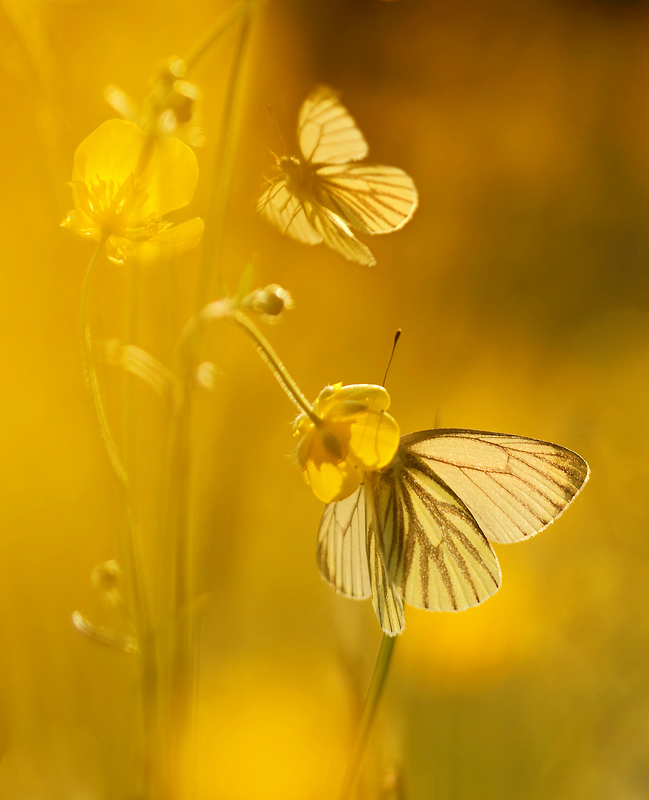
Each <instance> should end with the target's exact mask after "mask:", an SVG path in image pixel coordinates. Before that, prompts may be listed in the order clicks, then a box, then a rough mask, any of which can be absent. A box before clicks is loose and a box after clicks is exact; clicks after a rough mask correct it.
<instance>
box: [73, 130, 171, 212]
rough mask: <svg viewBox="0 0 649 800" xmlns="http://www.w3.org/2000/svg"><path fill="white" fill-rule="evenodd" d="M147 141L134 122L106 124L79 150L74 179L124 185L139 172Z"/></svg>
mask: <svg viewBox="0 0 649 800" xmlns="http://www.w3.org/2000/svg"><path fill="white" fill-rule="evenodd" d="M145 142H146V136H145V135H144V133H143V132H142V131H141V130H140V128H138V126H137V125H135V123H133V122H128V121H127V120H125V119H109V120H108V121H107V122H103V123H102V124H101V125H100V126H99V127H98V128H97V129H96V130H94V131H93V132H92V133H91V134H90V135H89V136H86V138H85V139H84V140H83V141H82V142H81V144H80V145H79V147H77V150H76V152H75V154H74V166H73V167H72V180H73V181H83V182H84V183H86V184H91V183H93V182H95V181H96V180H102V181H106V182H109V181H112V182H114V183H115V185H116V186H121V185H122V184H123V183H125V182H126V180H127V178H128V177H129V175H132V174H133V173H134V172H135V169H136V166H137V163H138V159H139V158H140V153H141V152H142V149H143V147H144V144H145ZM174 208H178V206H174Z"/></svg>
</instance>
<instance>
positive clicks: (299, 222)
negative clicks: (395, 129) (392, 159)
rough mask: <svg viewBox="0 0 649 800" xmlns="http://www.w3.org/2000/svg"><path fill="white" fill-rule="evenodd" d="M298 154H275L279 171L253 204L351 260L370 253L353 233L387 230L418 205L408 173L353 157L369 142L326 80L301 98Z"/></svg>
mask: <svg viewBox="0 0 649 800" xmlns="http://www.w3.org/2000/svg"><path fill="white" fill-rule="evenodd" d="M297 135H298V142H299V147H300V155H299V156H282V157H281V158H278V157H277V156H275V158H276V162H277V167H278V170H279V174H278V175H276V176H275V177H274V178H272V179H270V180H269V181H268V183H267V185H266V187H265V188H264V190H263V192H262V193H261V196H260V197H259V200H258V201H257V210H258V211H259V212H260V213H261V214H262V215H263V216H265V217H266V218H267V219H268V220H270V222H272V223H273V224H274V225H276V226H277V227H278V228H279V229H280V230H281V231H282V233H283V234H285V235H287V236H290V237H292V238H293V239H297V240H298V241H299V242H303V243H305V244H319V243H320V242H323V241H324V242H325V243H326V244H327V245H329V247H331V248H332V250H335V251H336V252H337V253H340V255H342V256H344V258H346V259H348V260H349V261H355V262H357V263H358V264H365V265H367V266H372V265H373V264H375V263H376V259H375V258H374V256H373V255H372V253H371V251H370V250H369V248H367V247H366V246H365V245H364V244H362V242H359V241H358V239H357V238H356V237H355V236H354V234H353V233H352V228H354V229H356V230H359V231H361V232H362V233H368V234H376V233H390V232H392V231H396V230H399V228H402V227H403V226H404V225H405V224H406V222H408V221H409V220H410V219H411V217H412V215H413V214H414V213H415V209H416V208H417V202H418V198H417V190H416V188H415V184H414V183H413V180H412V178H411V177H410V176H409V175H408V174H407V173H405V172H404V171H403V170H401V169H398V168H397V167H385V166H377V165H369V164H359V163H357V162H359V161H360V160H361V159H363V158H365V156H366V155H367V153H368V146H367V142H366V141H365V138H364V137H363V134H362V133H361V132H360V131H359V129H358V128H357V127H356V123H355V122H354V120H353V118H352V117H351V115H350V114H349V112H348V111H347V109H346V108H345V107H344V106H343V105H342V104H341V102H340V100H339V99H338V96H337V95H336V93H335V92H334V91H333V90H332V89H330V88H328V87H327V86H320V87H319V88H317V89H315V90H314V91H313V92H312V93H311V94H310V95H309V96H308V97H307V99H306V100H305V101H304V103H303V104H302V108H301V109H300V113H299V118H298V129H297Z"/></svg>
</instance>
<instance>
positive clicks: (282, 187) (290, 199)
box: [257, 175, 322, 244]
mask: <svg viewBox="0 0 649 800" xmlns="http://www.w3.org/2000/svg"><path fill="white" fill-rule="evenodd" d="M257 211H258V212H259V213H260V214H262V215H263V216H264V217H266V219H268V220H270V222H272V223H273V225H275V226H276V227H278V228H279V229H280V231H281V232H282V233H283V234H285V235H287V236H290V237H291V238H293V239H297V240H298V242H303V243H304V244H319V243H320V242H321V241H322V236H321V235H320V234H319V233H318V232H317V231H316V230H315V229H314V228H313V226H312V225H311V223H310V222H309V220H308V217H307V215H306V211H305V208H304V206H303V204H302V203H301V202H300V201H299V200H298V199H297V197H296V196H295V195H294V194H293V193H292V192H290V191H289V190H288V186H287V179H286V177H285V176H284V175H279V176H278V177H277V178H275V179H274V180H272V181H270V182H269V184H268V186H267V187H266V188H265V189H264V191H263V192H262V193H261V195H260V197H259V200H258V201H257Z"/></svg>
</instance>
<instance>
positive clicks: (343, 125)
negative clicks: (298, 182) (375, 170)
mask: <svg viewBox="0 0 649 800" xmlns="http://www.w3.org/2000/svg"><path fill="white" fill-rule="evenodd" d="M297 136H298V141H299V144H300V150H301V152H302V156H303V157H304V159H305V161H308V162H310V163H312V164H348V163H349V162H350V161H359V160H360V159H361V158H365V156H366V155H367V152H368V147H367V142H366V141H365V138H364V137H363V134H362V133H361V132H360V131H359V130H358V128H357V127H356V123H355V122H354V119H353V117H352V116H351V115H350V113H349V112H348V111H347V109H346V108H345V107H344V106H343V105H342V103H341V102H340V100H339V99H338V96H337V95H336V93H335V92H334V91H333V90H332V89H330V88H329V87H328V86H319V87H318V88H317V89H315V90H314V91H313V92H311V94H310V95H309V96H308V97H307V99H306V100H305V101H304V103H302V108H301V109H300V115H299V118H298V126H297Z"/></svg>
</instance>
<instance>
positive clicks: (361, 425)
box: [349, 411, 399, 471]
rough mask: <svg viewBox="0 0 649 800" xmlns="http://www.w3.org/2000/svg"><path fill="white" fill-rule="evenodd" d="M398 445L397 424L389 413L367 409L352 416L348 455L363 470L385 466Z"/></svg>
mask: <svg viewBox="0 0 649 800" xmlns="http://www.w3.org/2000/svg"><path fill="white" fill-rule="evenodd" d="M398 446H399V426H398V425H397V423H396V420H395V419H394V418H393V417H391V416H390V415H389V414H386V413H385V412H381V411H378V412H377V411H367V412H365V413H364V414H359V415H358V416H357V417H355V418H354V421H353V422H352V425H351V439H350V441H349V457H350V458H353V460H354V461H355V462H356V463H358V464H359V466H360V467H361V468H362V469H363V470H367V471H370V470H376V469H383V467H386V466H387V465H388V464H389V463H390V462H391V461H392V459H393V458H394V454H395V453H396V452H397V447H398Z"/></svg>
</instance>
